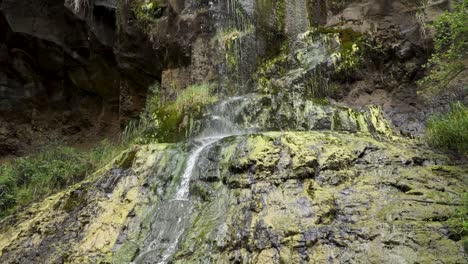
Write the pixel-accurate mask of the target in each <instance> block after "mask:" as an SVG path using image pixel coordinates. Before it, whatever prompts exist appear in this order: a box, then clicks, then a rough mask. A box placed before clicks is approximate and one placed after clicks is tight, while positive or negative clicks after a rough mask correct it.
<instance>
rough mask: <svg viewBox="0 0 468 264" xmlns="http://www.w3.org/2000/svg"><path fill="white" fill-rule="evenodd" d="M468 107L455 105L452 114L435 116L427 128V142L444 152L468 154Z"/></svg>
mask: <svg viewBox="0 0 468 264" xmlns="http://www.w3.org/2000/svg"><path fill="white" fill-rule="evenodd" d="M467 131H468V107H466V106H465V105H463V104H461V103H460V102H458V103H454V104H453V105H452V107H451V110H450V112H448V113H447V114H444V115H434V116H432V117H431V118H430V119H429V120H428V122H427V127H426V141H427V142H428V143H429V145H431V146H433V147H437V148H440V149H444V150H454V151H457V152H459V153H460V154H462V155H464V156H467V154H468V133H467Z"/></svg>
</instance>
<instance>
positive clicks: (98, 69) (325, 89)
mask: <svg viewBox="0 0 468 264" xmlns="http://www.w3.org/2000/svg"><path fill="white" fill-rule="evenodd" d="M59 2H60V1H55V2H53V3H52V2H50V3H49V2H48V3H45V2H44V3H42V2H41V4H37V5H35V8H36V7H37V8H38V9H37V12H39V14H40V15H34V16H26V15H24V14H22V13H21V12H20V11H21V10H26V8H24V9H21V8H19V7H21V5H15V4H13V2H12V1H6V0H4V1H3V2H2V4H1V6H2V12H0V26H2V27H3V26H5V28H6V29H7V30H5V31H2V32H0V38H1V39H0V40H1V41H2V42H1V46H0V56H3V57H0V58H7V59H6V60H3V59H2V60H0V63H1V65H2V66H5V67H2V71H3V69H6V70H5V71H6V72H5V73H3V72H0V74H3V75H2V76H6V77H7V78H5V79H6V80H7V81H6V82H5V84H4V83H0V85H1V90H0V92H2V94H1V95H2V97H1V98H0V99H1V100H2V104H1V105H0V107H2V109H1V111H4V112H5V113H10V114H11V115H10V114H8V115H7V114H5V115H2V118H4V119H5V120H7V121H8V122H2V123H1V124H2V127H0V129H1V130H0V137H1V136H3V137H5V138H7V139H8V140H10V141H0V147H1V148H0V155H4V154H8V153H14V152H15V151H19V149H21V147H18V145H19V144H22V143H18V142H16V141H21V139H24V138H28V137H29V138H32V136H31V135H22V134H20V131H21V133H27V131H28V130H27V129H21V130H19V129H18V127H19V126H18V125H17V123H15V122H20V124H22V125H24V126H26V127H28V126H31V124H35V127H37V128H38V129H39V128H41V127H47V126H48V125H50V124H51V121H49V120H45V121H43V123H42V125H41V124H38V123H37V122H38V121H37V120H42V119H41V118H44V115H45V114H46V113H47V115H48V116H54V115H53V114H54V113H55V114H56V113H62V112H63V115H64V116H65V113H67V114H66V115H67V116H66V117H67V118H68V119H66V120H71V121H69V122H70V123H67V122H68V121H60V120H62V119H57V120H58V121H59V122H62V123H59V124H60V126H59V127H60V128H62V127H65V130H64V131H65V132H67V131H68V132H67V133H75V134H76V133H77V132H75V131H76V130H79V129H82V128H83V127H85V126H84V125H80V124H78V125H72V124H75V123H76V122H78V121H77V120H82V121H80V122H83V124H87V126H90V127H92V126H96V125H97V124H96V123H95V122H92V121H90V120H89V119H90V116H94V117H95V116H100V118H102V120H107V121H108V123H110V124H114V125H115V124H117V123H118V120H120V121H121V120H125V119H126V118H129V117H131V116H132V115H135V114H136V113H137V112H138V110H139V109H141V106H142V105H143V102H144V97H145V92H143V90H141V87H146V86H147V85H148V82H149V81H154V80H157V81H158V82H160V83H161V86H160V88H161V91H160V92H161V94H162V96H163V97H164V99H167V100H176V99H175V98H177V96H178V94H179V92H180V91H181V90H182V89H185V88H186V87H187V86H189V85H191V84H196V83H197V84H199V83H204V82H214V83H216V91H214V92H216V93H217V94H220V95H225V97H229V96H232V95H237V94H243V95H242V96H233V97H231V98H230V99H229V98H228V99H227V100H225V101H222V102H220V103H219V104H218V105H215V106H213V108H212V109H211V112H206V113H205V112H204V115H201V116H200V117H198V118H199V120H194V119H190V120H188V119H184V118H182V120H185V121H182V122H183V123H185V124H186V125H185V127H184V129H187V131H183V132H187V133H183V134H185V135H192V136H201V137H203V138H202V139H205V140H208V142H209V143H206V141H203V140H201V139H200V138H195V139H194V138H192V140H188V141H187V142H179V143H172V144H169V143H159V144H158V143H149V144H145V145H134V146H132V147H129V148H128V149H127V150H126V151H124V152H122V153H121V154H120V155H119V156H118V157H116V158H115V160H114V161H112V162H111V163H110V164H108V166H106V167H104V168H102V169H100V170H99V171H97V172H95V173H94V174H93V175H91V176H90V177H88V178H87V179H86V180H84V181H83V182H81V183H78V184H76V185H74V186H71V187H69V188H68V189H67V190H65V191H62V192H60V193H57V194H55V195H53V196H51V197H49V198H47V199H46V200H44V201H42V202H39V203H36V204H33V205H32V206H30V207H28V208H26V209H24V210H23V211H22V212H19V213H17V214H14V215H12V216H10V217H8V218H6V219H4V220H2V221H1V222H0V262H1V263H131V262H133V263H161V262H162V263H167V262H170V263H447V264H449V263H466V261H465V259H466V250H467V249H466V240H464V239H463V237H462V234H460V232H459V226H458V225H456V223H457V222H459V221H456V220H460V219H459V218H460V217H463V216H460V213H459V212H460V210H461V208H462V206H463V202H464V201H463V197H462V195H461V194H462V193H463V192H464V191H466V189H467V183H468V182H467V180H468V179H467V173H468V167H467V166H466V165H455V164H454V163H453V162H452V161H451V160H450V158H449V157H447V156H445V155H441V154H438V153H435V152H434V151H431V150H429V149H427V148H426V147H425V146H423V145H422V144H421V143H419V142H418V141H416V140H412V139H409V138H403V137H401V134H400V133H395V132H394V131H393V130H392V128H393V126H392V124H391V123H392V122H391V121H393V123H394V124H396V125H397V126H399V128H400V129H402V128H404V129H406V130H407V131H411V132H418V131H420V128H421V122H420V121H422V120H423V119H424V117H423V116H422V117H421V116H419V115H420V114H421V113H419V112H417V113H413V112H414V111H416V110H420V108H418V106H416V105H413V104H414V100H413V99H414V98H415V97H414V95H415V92H416V88H415V86H414V80H415V79H417V75H418V74H420V70H419V66H420V64H422V63H423V62H424V60H425V58H424V57H421V56H420V55H421V54H423V53H424V51H425V50H426V47H425V46H424V45H426V43H425V39H424V38H421V36H420V35H418V34H420V31H419V30H420V28H419V27H417V26H416V27H413V26H412V25H413V24H412V22H414V21H415V19H416V18H415V17H413V15H414V12H416V11H415V9H412V8H413V7H415V4H414V3H413V2H411V1H370V0H369V1H325V0H320V1H312V0H308V1H300V0H296V1H284V0H271V1H268V0H266V1H264V0H261V1H251V0H246V1H231V0H229V1H219V2H218V1H214V2H211V1H183V0H170V1H164V2H162V1H146V2H144V3H143V2H140V1H95V2H94V3H93V4H92V7H93V8H91V9H90V8H89V6H87V5H86V3H88V2H87V1H84V2H82V1H66V3H65V7H64V3H63V2H60V3H59ZM429 2H430V3H431V5H429V9H427V10H432V9H431V8H435V9H441V10H442V9H444V8H446V3H447V2H446V1H439V2H437V3H433V2H432V1H429ZM22 3H23V2H22ZM77 3H78V4H79V5H78V6H77ZM134 3H137V4H138V5H137V6H136V7H135V6H133V4H134ZM23 4H24V5H26V1H24V3H23ZM49 4H50V5H49ZM83 4H84V5H83ZM304 6H305V8H304ZM39 7H44V8H43V9H41V8H39ZM35 8H33V10H36V9H35ZM43 10H46V11H43ZM53 10H55V11H57V12H58V11H61V12H62V11H63V14H64V15H63V16H62V15H61V16H60V18H59V21H58V22H57V21H55V19H57V18H56V17H55V16H51V15H48V14H49V13H50V12H52V11H53ZM390 11H391V12H390ZM18 12H19V14H18ZM41 12H45V14H43V13H41ZM48 12H49V13H48ZM437 12H438V11H437ZM437 12H436V13H437ZM112 14H113V15H115V20H116V21H115V22H116V24H113V23H110V22H109V20H108V19H110V20H112V19H111V18H112ZM91 18H92V19H91ZM96 18H99V19H96ZM90 19H91V20H90ZM64 21H65V22H67V23H65V22H64ZM142 21H143V22H144V24H143V25H141V24H138V23H142ZM57 23H59V24H61V25H62V26H63V27H58V28H54V27H51V28H52V29H51V30H50V32H47V31H44V28H45V27H44V26H43V25H55V24H57ZM37 25H42V26H41V27H40V28H39V30H38V31H37V32H36V31H34V30H33V29H34V28H35V27H36V26H37ZM69 25H72V26H70V27H71V28H73V29H75V30H76V28H78V29H80V30H76V32H77V34H76V35H73V36H69V35H70V34H67V33H68V32H69V31H68V30H69V27H68V26H69ZM114 25H115V27H116V28H114ZM138 25H139V26H138ZM311 25H313V26H318V27H317V28H316V31H314V32H319V36H323V35H327V36H328V38H321V37H320V38H319V39H318V40H317V39H316V38H315V37H314V36H315V35H314V32H313V31H312V30H308V27H309V26H311ZM327 25H328V26H335V27H337V28H335V29H334V31H333V32H331V34H333V35H330V32H327V30H324V29H323V28H321V27H320V26H327ZM141 26H143V27H144V29H145V31H144V34H143V33H142V32H141V31H140V30H141V28H140V27H141ZM320 29H321V30H322V31H324V32H320ZM78 33H79V34H78ZM298 33H299V34H298ZM364 34H368V35H366V36H369V38H370V39H371V40H372V41H375V42H373V43H380V44H382V43H385V42H386V45H384V46H383V47H382V50H378V52H377V53H372V54H373V55H375V54H378V55H379V56H376V57H373V58H370V59H369V63H368V64H366V65H363V66H361V67H360V68H358V69H354V70H353V71H352V74H348V75H346V74H343V75H344V76H345V78H338V77H340V76H338V77H337V74H336V73H337V72H336V71H335V72H333V70H334V68H333V67H335V66H336V64H335V63H336V61H335V60H334V58H335V57H336V54H338V53H337V52H335V51H336V50H340V49H342V48H343V46H348V47H351V50H354V49H355V44H356V43H354V42H353V41H354V39H353V38H356V36H358V37H361V36H363V35H364ZM330 36H332V37H330ZM309 37H310V38H309ZM17 39H21V41H15V40H17ZM25 39H26V40H28V41H27V43H28V45H29V46H27V47H22V48H18V46H17V45H18V43H20V44H24V43H26V41H25ZM337 39H340V41H341V43H338V40H337ZM346 39H347V40H348V42H346V43H343V40H346ZM349 39H353V41H350V40H349ZM76 43H78V44H79V45H78V46H73V45H74V44H76ZM382 45H383V44H382ZM45 51H47V52H46V53H44V52H45ZM41 54H46V55H47V56H46V57H45V58H43V57H41ZM334 56H335V57H334ZM69 64H71V65H69ZM65 66H66V67H65ZM252 73H254V76H253V77H254V78H252ZM338 75H339V74H338ZM341 77H342V76H341ZM116 83H118V85H115V84H116ZM46 84H47V85H46ZM59 84H60V85H59ZM331 84H333V85H335V86H339V88H341V90H339V91H340V92H339V93H334V94H333V96H334V99H336V100H341V101H342V102H341V103H337V102H334V101H333V100H330V101H331V103H330V101H327V100H319V99H317V97H320V96H323V95H325V96H329V95H330V96H331V94H332V93H331V92H330V91H334V90H333V89H334V88H336V87H335V86H333V85H331ZM145 85H146V86H145ZM406 88H411V89H409V90H408V93H402V92H401V90H402V89H403V90H404V89H406ZM408 94H410V95H408ZM4 95H5V96H4ZM379 95H381V96H379ZM399 96H403V97H404V98H403V99H402V100H400V99H401V98H400V97H399ZM38 99H42V100H38ZM223 99H224V98H223ZM372 103H373V104H377V106H368V104H372ZM412 103H413V104H412ZM15 104H19V105H21V106H22V107H24V109H23V108H16V105H15ZM230 104H232V105H237V106H239V107H238V108H234V107H230V106H231V105H230ZM346 104H348V105H353V106H355V107H363V106H364V105H365V107H363V108H362V109H360V110H356V109H351V108H346V107H344V106H343V105H346ZM338 105H340V106H338ZM52 106H53V107H52ZM219 106H223V107H219ZM41 107H43V108H41ZM17 109H19V110H17ZM44 109H46V110H47V111H46V110H44ZM64 109H68V110H69V112H66V111H65V112H64ZM76 109H80V110H81V112H76V111H74V110H76ZM220 109H221V110H222V111H221V110H220ZM421 109H422V108H421ZM198 110H200V109H198ZM204 110H207V109H204ZM382 110H383V112H384V113H385V114H387V116H389V117H390V118H391V120H390V121H387V120H386V119H385V117H384V114H383V113H382ZM200 111H201V110H200ZM226 112H229V113H226ZM50 113H52V114H50ZM13 114H15V116H13ZM421 115H424V113H422V114H421ZM10 116H11V117H10ZM31 116H32V117H31ZM88 116H89V117H88ZM224 116H230V117H232V120H226V119H225V118H224V119H223V117H224ZM87 117H88V118H87ZM420 117H421V118H420ZM64 118H65V117H64ZM410 119H411V120H415V121H414V123H411V124H410V125H407V123H408V122H407V121H408V120H410ZM207 120H209V121H210V122H212V123H211V124H215V125H213V127H211V128H212V129H207V127H209V126H208V125H207V123H205V121H207ZM226 121H229V122H226ZM231 121H232V122H231ZM54 122H55V119H54ZM216 122H221V123H222V125H224V127H225V128H226V131H227V132H232V131H229V130H232V129H231V128H232V127H235V128H236V129H238V131H242V133H241V132H238V133H225V132H226V131H224V130H220V129H218V130H216V129H217V128H219V127H220V126H218V123H216ZM223 122H224V123H223ZM4 124H5V125H4ZM64 124H71V125H70V126H64ZM98 124H100V123H99V122H98ZM103 124H107V123H106V122H104V121H103ZM208 124H210V123H208ZM404 124H405V125H404ZM177 125H178V124H177ZM413 125H414V126H413ZM8 126H10V127H8ZM103 126H104V127H106V125H103ZM4 127H6V128H4ZM11 127H13V128H14V129H16V130H14V131H13V130H12V129H13V128H11ZM33 127H34V126H33ZM178 128H180V127H178ZM209 128H210V127H209ZM404 129H402V130H404ZM12 131H13V132H12ZM24 131H26V132H24ZM206 131H208V132H210V133H211V132H217V133H218V134H215V137H214V139H213V137H212V136H213V135H212V134H210V133H207V134H206V135H205V134H203V132H206ZM15 133H16V134H15ZM190 133H192V134H190ZM210 136H211V137H210ZM216 136H217V137H216ZM0 139H1V138H0ZM197 140H198V141H197ZM3 142H5V143H3ZM144 142H146V141H144ZM1 144H3V145H1ZM15 147H16V149H15ZM1 151H3V153H2V152H1ZM182 187H184V188H182ZM185 187H187V188H185ZM181 190H182V192H181ZM181 193H182V195H181ZM187 193H188V194H187Z"/></svg>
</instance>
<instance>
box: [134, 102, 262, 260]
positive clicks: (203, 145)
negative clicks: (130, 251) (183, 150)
mask: <svg viewBox="0 0 468 264" xmlns="http://www.w3.org/2000/svg"><path fill="white" fill-rule="evenodd" d="M247 101H248V97H247V96H237V97H231V98H229V99H227V100H224V101H222V102H220V103H218V104H217V105H215V106H214V107H213V108H212V109H211V111H210V113H209V114H208V115H207V116H206V117H205V118H204V119H203V120H202V121H201V122H202V129H201V132H200V133H198V136H197V137H195V138H194V139H192V140H191V143H192V144H190V145H193V146H194V147H193V148H192V150H191V151H190V153H189V155H188V157H187V159H186V162H185V165H184V170H183V173H182V176H181V178H180V184H179V185H178V187H177V191H176V192H175V193H174V194H172V195H171V196H170V197H169V198H168V199H167V200H164V201H161V202H160V203H159V204H158V205H157V207H156V208H155V214H154V219H153V223H152V226H151V232H150V234H149V236H148V237H147V238H146V241H145V245H146V246H143V248H142V249H143V250H142V253H141V254H140V255H139V256H137V257H136V258H135V260H134V262H132V263H135V264H143V263H161V264H164V263H167V262H168V261H169V259H170V258H171V257H172V255H173V254H174V253H175V252H176V250H177V246H178V244H179V242H180V239H181V237H182V235H183V233H184V232H185V227H186V226H187V225H188V224H189V221H190V216H191V212H192V210H193V204H192V201H191V200H190V196H189V194H190V181H191V179H192V177H193V175H194V173H195V172H198V171H199V169H198V167H197V165H198V163H199V159H200V157H201V156H202V155H203V154H204V153H206V151H207V150H208V149H209V148H210V147H211V146H213V145H214V144H216V143H217V142H219V141H221V140H222V139H224V138H226V137H229V136H233V135H242V134H247V133H250V132H252V131H253V130H252V129H248V128H243V127H241V126H240V125H238V124H237V121H238V119H239V117H240V115H241V112H242V109H243V108H244V107H245V105H246V103H247ZM200 173H203V172H202V171H200Z"/></svg>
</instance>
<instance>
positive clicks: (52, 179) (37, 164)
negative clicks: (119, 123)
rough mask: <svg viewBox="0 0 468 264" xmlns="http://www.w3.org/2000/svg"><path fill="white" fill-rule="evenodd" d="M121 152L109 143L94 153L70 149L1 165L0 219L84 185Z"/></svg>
mask: <svg viewBox="0 0 468 264" xmlns="http://www.w3.org/2000/svg"><path fill="white" fill-rule="evenodd" d="M120 150H121V149H119V148H117V147H116V146H114V145H112V144H111V143H109V142H108V141H103V142H102V143H101V144H100V145H99V146H97V147H95V148H93V149H92V150H90V151H81V150H78V149H76V148H72V147H66V146H56V147H50V148H49V149H46V150H43V151H40V152H38V153H37V154H34V155H31V156H27V157H22V158H18V159H15V160H14V161H12V162H10V163H5V164H1V165H0V218H1V217H5V216H7V215H9V214H11V213H12V212H15V211H16V210H17V209H19V208H21V207H23V206H26V205H29V204H30V203H31V202H35V201H39V200H41V199H43V198H44V197H46V196H49V195H52V194H54V193H56V192H58V191H61V190H63V189H65V188H66V187H68V186H70V185H72V184H75V183H77V182H80V181H82V180H83V179H84V178H86V176H87V175H89V174H90V173H92V172H93V171H94V170H96V169H97V168H99V167H101V166H103V165H104V164H105V163H106V162H108V161H109V160H110V158H112V157H114V155H115V154H117V153H118V151H120Z"/></svg>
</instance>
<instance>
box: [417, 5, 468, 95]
mask: <svg viewBox="0 0 468 264" xmlns="http://www.w3.org/2000/svg"><path fill="white" fill-rule="evenodd" d="M467 21H468V0H463V1H461V2H460V3H458V4H457V5H455V8H454V10H453V12H445V13H444V14H443V15H441V16H440V17H439V18H438V19H437V20H436V21H435V23H434V24H433V25H432V27H433V28H434V29H435V36H434V45H435V53H434V54H433V55H432V57H431V59H430V60H429V63H428V64H427V65H426V67H427V68H428V69H430V72H429V75H428V76H427V77H425V78H424V79H423V80H421V81H420V83H419V84H420V86H421V87H422V88H423V89H424V90H423V93H422V95H424V96H426V97H432V96H434V95H437V94H439V93H440V92H442V91H444V90H446V88H447V87H448V85H449V84H450V81H452V80H453V79H454V78H455V77H457V76H458V75H459V74H460V73H462V72H463V71H464V70H465V69H466V68H467V61H468V58H467V55H468V23H467Z"/></svg>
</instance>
